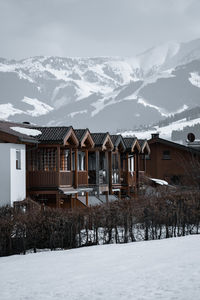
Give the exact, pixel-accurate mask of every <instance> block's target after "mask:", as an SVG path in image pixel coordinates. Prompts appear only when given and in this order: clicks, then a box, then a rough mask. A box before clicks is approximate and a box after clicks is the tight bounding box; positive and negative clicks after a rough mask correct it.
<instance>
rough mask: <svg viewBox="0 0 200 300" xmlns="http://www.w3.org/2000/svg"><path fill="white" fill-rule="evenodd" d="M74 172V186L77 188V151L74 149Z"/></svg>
mask: <svg viewBox="0 0 200 300" xmlns="http://www.w3.org/2000/svg"><path fill="white" fill-rule="evenodd" d="M74 152H75V170H74V186H75V188H77V187H78V149H75V151H74Z"/></svg>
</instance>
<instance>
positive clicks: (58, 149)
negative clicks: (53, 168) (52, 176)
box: [57, 146, 60, 186]
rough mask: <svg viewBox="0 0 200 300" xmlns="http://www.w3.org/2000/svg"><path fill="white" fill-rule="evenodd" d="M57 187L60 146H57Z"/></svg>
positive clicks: (58, 182) (58, 181)
mask: <svg viewBox="0 0 200 300" xmlns="http://www.w3.org/2000/svg"><path fill="white" fill-rule="evenodd" d="M57 186H60V146H57Z"/></svg>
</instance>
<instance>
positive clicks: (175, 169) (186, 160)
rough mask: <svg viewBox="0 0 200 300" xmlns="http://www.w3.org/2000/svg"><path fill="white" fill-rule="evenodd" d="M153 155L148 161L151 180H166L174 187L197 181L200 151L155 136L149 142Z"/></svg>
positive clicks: (147, 169) (147, 171) (148, 173)
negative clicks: (196, 174)
mask: <svg viewBox="0 0 200 300" xmlns="http://www.w3.org/2000/svg"><path fill="white" fill-rule="evenodd" d="M148 145H149V147H150V150H151V154H150V155H149V156H148V157H147V160H146V173H147V175H148V176H149V177H150V178H158V179H162V180H166V181H167V182H168V183H169V184H172V185H187V184H190V181H193V182H194V180H195V178H193V177H194V176H195V172H196V171H197V173H198V169H199V166H200V151H198V150H195V149H192V148H191V147H187V146H183V145H180V144H177V143H173V142H170V141H167V140H164V139H161V138H159V135H158V134H153V135H152V138H151V139H150V140H149V141H148Z"/></svg>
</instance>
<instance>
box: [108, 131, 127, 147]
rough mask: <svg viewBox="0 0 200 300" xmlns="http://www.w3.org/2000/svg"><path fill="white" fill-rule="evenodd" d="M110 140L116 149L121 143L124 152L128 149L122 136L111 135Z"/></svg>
mask: <svg viewBox="0 0 200 300" xmlns="http://www.w3.org/2000/svg"><path fill="white" fill-rule="evenodd" d="M110 138H111V141H112V143H113V145H114V146H115V147H118V146H119V144H120V143H121V144H122V147H123V148H124V150H125V149H126V145H125V142H124V139H123V137H122V136H121V135H120V134H112V135H110Z"/></svg>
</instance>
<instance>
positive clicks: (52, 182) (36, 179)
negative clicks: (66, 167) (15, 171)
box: [27, 171, 74, 188]
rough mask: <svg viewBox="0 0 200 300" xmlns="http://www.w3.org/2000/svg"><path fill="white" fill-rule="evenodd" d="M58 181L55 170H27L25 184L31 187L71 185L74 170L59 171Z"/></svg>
mask: <svg viewBox="0 0 200 300" xmlns="http://www.w3.org/2000/svg"><path fill="white" fill-rule="evenodd" d="M59 175H60V176H59V178H60V182H58V172H56V171H29V172H27V186H28V187H29V188H32V187H37V188H40V187H57V186H59V185H61V186H65V185H66V186H67V185H68V186H72V185H73V184H74V171H60V174H59Z"/></svg>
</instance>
